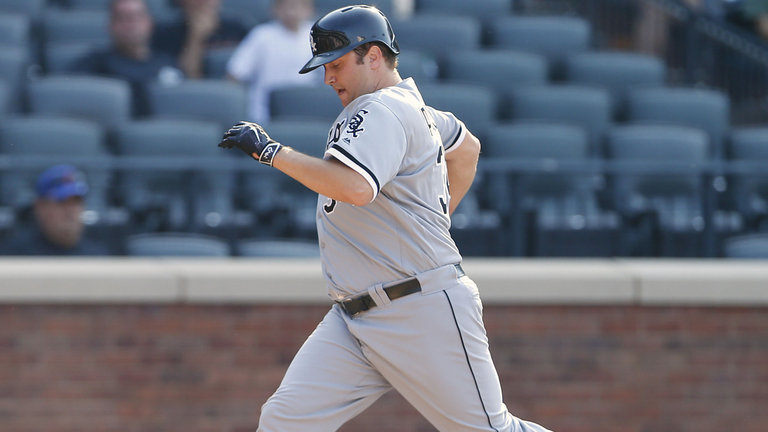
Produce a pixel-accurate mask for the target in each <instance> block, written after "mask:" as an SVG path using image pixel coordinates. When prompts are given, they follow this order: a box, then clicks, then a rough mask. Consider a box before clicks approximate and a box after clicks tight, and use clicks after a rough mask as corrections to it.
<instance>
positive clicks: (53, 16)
mask: <svg viewBox="0 0 768 432" xmlns="http://www.w3.org/2000/svg"><path fill="white" fill-rule="evenodd" d="M42 20H43V22H42V25H43V33H44V40H45V43H50V42H58V43H61V42H93V43H103V42H104V41H107V40H109V38H110V35H109V12H108V11H107V10H106V9H105V10H62V9H49V10H46V11H45V13H44V14H43V17H42Z"/></svg>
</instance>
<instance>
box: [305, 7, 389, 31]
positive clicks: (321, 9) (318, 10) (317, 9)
mask: <svg viewBox="0 0 768 432" xmlns="http://www.w3.org/2000/svg"><path fill="white" fill-rule="evenodd" d="M394 2H395V0H371V1H368V2H363V3H355V2H350V1H349V0H315V12H316V14H317V16H318V17H320V16H323V15H325V14H326V13H328V12H330V11H332V10H335V9H338V8H341V7H344V6H349V5H353V4H367V5H371V6H376V7H377V8H379V10H380V11H382V12H384V15H386V16H387V17H388V18H390V19H392V18H393V17H394V11H395V5H394ZM395 34H397V31H395Z"/></svg>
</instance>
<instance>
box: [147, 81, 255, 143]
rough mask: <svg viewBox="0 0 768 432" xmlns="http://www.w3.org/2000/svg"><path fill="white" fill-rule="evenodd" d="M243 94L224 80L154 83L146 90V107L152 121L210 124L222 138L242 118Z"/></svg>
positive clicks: (244, 106)
mask: <svg viewBox="0 0 768 432" xmlns="http://www.w3.org/2000/svg"><path fill="white" fill-rule="evenodd" d="M247 94H248V93H247V92H246V91H245V89H244V88H243V86H242V85H240V84H236V83H233V82H230V81H225V80H216V79H204V80H187V81H182V82H180V83H178V84H176V85H164V84H160V83H155V84H152V85H150V86H149V105H150V111H151V112H152V115H153V116H154V117H155V118H166V119H184V120H202V121H213V122H215V123H217V124H218V125H219V129H220V131H221V134H223V133H224V132H225V131H226V130H227V129H229V128H230V127H231V126H232V125H234V124H235V123H237V122H239V121H241V120H244V119H245V118H246V111H245V110H246V103H247Z"/></svg>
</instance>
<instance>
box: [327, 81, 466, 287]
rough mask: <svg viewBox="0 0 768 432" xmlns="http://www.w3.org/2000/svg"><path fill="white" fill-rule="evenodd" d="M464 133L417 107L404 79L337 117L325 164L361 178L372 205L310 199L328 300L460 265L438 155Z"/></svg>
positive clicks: (444, 117)
mask: <svg viewBox="0 0 768 432" xmlns="http://www.w3.org/2000/svg"><path fill="white" fill-rule="evenodd" d="M464 131H465V129H464V126H463V124H462V123H461V122H460V121H459V120H457V119H456V117H454V116H453V115H452V114H450V113H444V112H440V111H437V110H434V109H432V108H430V107H425V106H424V102H423V100H422V99H421V95H420V94H419V92H418V90H417V89H416V86H415V84H414V83H413V80H411V79H407V80H404V81H403V82H402V83H400V84H399V85H397V86H392V87H387V88H384V89H382V90H379V91H377V92H374V93H371V94H367V95H364V96H361V97H359V98H357V99H355V100H354V101H353V102H352V103H350V104H349V105H347V106H346V108H345V109H344V110H343V111H342V112H341V114H340V115H339V116H338V117H337V119H336V121H335V123H334V125H333V127H332V128H331V130H330V132H329V134H328V142H327V145H326V151H325V158H326V159H327V158H331V157H333V158H336V159H338V160H339V161H341V162H343V163H344V164H345V165H347V166H349V167H350V168H352V169H354V170H355V171H357V172H358V173H359V174H361V175H362V176H363V177H364V178H365V179H366V180H367V181H368V183H369V184H370V186H371V188H372V189H373V191H374V198H373V200H372V201H371V202H370V203H369V204H368V205H365V206H361V207H358V206H354V205H351V204H347V203H343V202H337V201H335V200H332V199H330V198H328V197H325V196H322V195H321V196H320V197H319V198H318V205H317V232H318V237H319V242H320V251H321V256H322V263H323V270H324V273H325V276H326V278H327V281H328V285H329V295H330V296H331V298H333V299H334V300H338V299H340V298H342V297H345V296H347V295H350V294H354V293H358V292H360V291H362V290H364V289H366V288H367V287H369V286H371V285H373V284H375V283H386V282H388V281H393V280H399V279H403V278H405V277H409V276H413V275H416V274H419V273H422V272H424V271H427V270H430V269H434V268H437V267H440V266H444V265H447V264H455V263H459V262H460V261H461V256H460V255H459V251H458V250H457V248H456V245H455V244H454V242H453V240H452V239H451V236H450V233H449V231H448V230H449V228H450V224H451V221H450V216H449V214H448V203H449V200H450V195H449V192H448V184H447V170H446V166H445V152H446V151H447V150H446V149H448V150H450V149H451V147H453V146H455V145H456V144H457V143H460V142H461V139H463V136H464V133H465V132H464ZM435 191H439V192H438V193H436V192H435Z"/></svg>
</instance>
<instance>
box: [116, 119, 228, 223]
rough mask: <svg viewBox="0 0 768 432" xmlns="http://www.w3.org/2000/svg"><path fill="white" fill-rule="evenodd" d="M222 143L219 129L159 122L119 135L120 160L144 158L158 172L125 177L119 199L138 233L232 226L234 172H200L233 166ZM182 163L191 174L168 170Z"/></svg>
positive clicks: (127, 126)
mask: <svg viewBox="0 0 768 432" xmlns="http://www.w3.org/2000/svg"><path fill="white" fill-rule="evenodd" d="M220 139H221V132H220V130H219V127H218V126H217V125H216V124H215V123H212V122H204V121H194V122H192V121H186V120H161V119H154V120H144V121H136V122H130V123H126V124H124V125H123V126H121V127H120V128H119V129H118V131H117V133H116V144H117V150H118V152H119V153H120V154H121V155H124V156H133V157H145V158H147V159H148V160H150V161H152V163H153V164H154V165H155V166H156V169H155V170H138V169H137V170H131V171H126V172H124V173H123V174H122V176H121V182H120V193H119V195H120V196H121V197H122V199H123V203H122V204H123V205H124V206H125V207H126V208H127V210H128V212H129V214H131V215H132V218H133V219H134V221H135V223H136V224H137V227H136V228H137V229H142V230H145V231H153V230H166V229H170V230H194V231H217V230H222V229H224V228H226V227H228V226H230V225H231V224H232V223H233V221H232V217H233V206H234V204H233V197H234V193H233V192H234V184H233V181H234V174H233V172H232V171H231V170H227V169H221V170H214V171H204V170H203V171H200V170H196V169H195V167H201V168H203V169H204V168H205V167H206V166H209V165H210V164H209V162H211V163H213V162H217V161H218V162H220V163H226V161H227V160H230V158H229V156H230V154H229V153H227V152H226V151H225V150H223V149H220V148H218V147H217V146H216V143H218V142H219V140H220ZM181 162H187V163H188V164H189V168H184V169H169V168H168V167H173V166H174V165H177V164H178V163H181Z"/></svg>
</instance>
